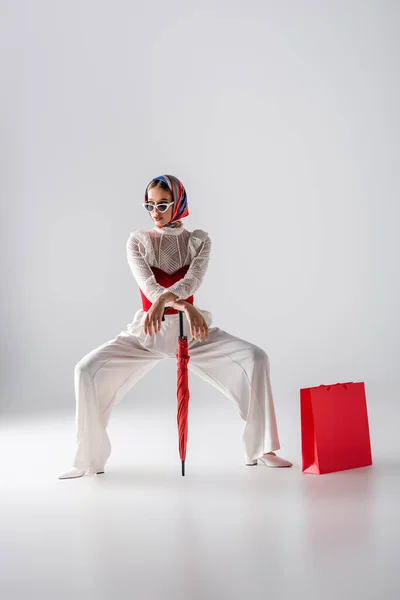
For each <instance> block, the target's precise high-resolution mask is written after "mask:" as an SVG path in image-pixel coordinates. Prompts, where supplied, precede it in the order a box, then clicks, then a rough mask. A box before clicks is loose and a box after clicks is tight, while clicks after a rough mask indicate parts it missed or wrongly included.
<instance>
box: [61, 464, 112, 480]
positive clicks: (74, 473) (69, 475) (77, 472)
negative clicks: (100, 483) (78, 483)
mask: <svg viewBox="0 0 400 600" xmlns="http://www.w3.org/2000/svg"><path fill="white" fill-rule="evenodd" d="M85 473H86V469H78V468H77V467H72V469H68V471H66V472H65V473H63V474H62V475H59V476H58V477H57V479H75V478H76V477H82V476H83V475H84V474H85ZM102 473H104V471H97V473H96V474H97V475H101V474H102Z"/></svg>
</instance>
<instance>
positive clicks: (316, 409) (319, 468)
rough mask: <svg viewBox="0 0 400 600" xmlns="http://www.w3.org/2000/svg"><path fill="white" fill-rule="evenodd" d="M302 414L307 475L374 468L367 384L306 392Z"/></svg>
mask: <svg viewBox="0 0 400 600" xmlns="http://www.w3.org/2000/svg"><path fill="white" fill-rule="evenodd" d="M300 414H301V446H302V458H303V466H302V471H303V472H304V473H314V474H317V475H322V474H324V473H332V472H334V471H344V470H346V469H355V468H358V467H366V466H369V465H372V456H371V443H370V437H369V425H368V413H367V403H366V398H365V386H364V383H362V382H357V383H353V382H348V383H336V384H335V385H320V386H319V387H311V388H303V389H301V390H300Z"/></svg>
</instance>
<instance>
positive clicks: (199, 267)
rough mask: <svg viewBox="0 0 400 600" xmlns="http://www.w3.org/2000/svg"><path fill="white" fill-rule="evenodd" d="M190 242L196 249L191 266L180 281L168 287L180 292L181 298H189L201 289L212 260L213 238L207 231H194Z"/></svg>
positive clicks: (172, 290)
mask: <svg viewBox="0 0 400 600" xmlns="http://www.w3.org/2000/svg"><path fill="white" fill-rule="evenodd" d="M190 242H191V244H193V249H194V257H193V258H192V261H191V263H190V267H189V269H188V271H187V273H186V275H185V276H184V277H183V278H182V279H181V280H180V281H177V282H176V283H173V284H172V285H171V286H170V287H169V288H168V290H169V291H170V292H173V293H174V294H178V296H179V297H180V298H188V297H189V296H192V295H193V294H194V293H195V292H196V291H197V290H198V289H199V287H200V285H201V283H202V281H203V279H204V275H205V274H206V271H207V267H208V263H209V261H210V252H211V239H210V237H209V235H208V233H207V232H206V231H203V230H201V229H195V230H194V231H192V234H191V240H190Z"/></svg>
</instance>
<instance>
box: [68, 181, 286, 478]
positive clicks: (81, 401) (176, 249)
mask: <svg viewBox="0 0 400 600" xmlns="http://www.w3.org/2000/svg"><path fill="white" fill-rule="evenodd" d="M144 200H145V202H144V204H143V206H144V208H145V209H146V210H147V211H148V213H149V215H150V216H151V218H152V220H153V223H154V226H153V227H152V228H151V229H149V230H144V229H139V230H136V231H134V232H132V233H131V234H130V236H129V239H128V241H127V245H126V248H127V258H128V263H129V266H130V268H131V271H132V273H133V276H134V278H135V280H136V282H137V284H138V285H139V290H140V294H141V297H142V308H140V309H139V310H138V311H137V312H136V313H135V315H134V317H133V320H132V322H131V323H129V324H128V325H127V327H126V329H125V330H122V331H121V332H120V333H119V334H118V335H117V337H116V338H114V339H112V340H110V341H108V342H106V343H105V344H103V345H101V346H99V347H98V348H95V349H94V350H92V351H90V352H89V353H88V354H86V355H85V356H84V357H83V358H82V359H81V360H80V361H79V362H78V364H77V365H76V367H75V372H74V381H75V396H76V439H77V450H76V455H75V459H74V462H73V466H72V468H71V469H69V470H68V471H67V472H65V473H63V474H62V475H59V479H71V478H75V477H81V476H82V475H84V474H85V473H91V474H92V473H93V474H94V473H97V474H100V473H104V469H105V464H106V462H107V460H108V458H109V456H110V454H111V444H110V440H109V437H108V434H107V426H108V423H109V419H110V412H111V409H112V408H113V406H116V405H117V404H118V403H119V402H120V401H121V399H122V398H123V396H124V395H125V394H126V393H127V392H128V391H129V390H130V389H131V388H132V387H133V386H134V385H135V384H136V383H137V382H138V381H139V380H140V379H141V378H142V377H143V376H144V375H145V374H146V373H148V372H149V371H151V370H152V369H153V368H154V367H155V366H156V364H157V363H158V362H159V361H160V360H163V359H166V358H173V359H175V360H176V352H177V340H178V335H179V322H178V318H179V315H178V312H179V311H183V312H184V315H185V317H186V318H184V331H183V333H184V335H186V336H187V339H188V350H189V356H190V360H189V363H188V368H189V370H190V371H192V372H193V373H196V374H197V375H198V376H199V377H201V378H202V379H204V380H205V381H207V382H208V383H210V384H211V385H213V386H214V387H216V388H217V389H218V390H219V391H220V392H221V393H222V394H224V395H225V396H226V397H227V398H229V399H230V400H232V402H234V404H235V405H236V407H237V410H238V412H239V415H240V417H241V418H242V419H243V421H244V422H245V425H244V429H243V434H242V441H243V445H244V462H245V464H246V465H256V464H257V460H259V461H260V462H261V463H262V464H264V465H267V466H269V467H291V466H292V463H291V462H289V461H287V460H285V459H283V458H280V457H279V456H277V455H276V454H275V453H274V450H279V448H280V444H279V438H278V429H277V423H276V417H275V409H274V400H273V396H272V389H271V382H270V367H269V359H268V356H267V354H266V353H265V351H264V350H262V349H261V348H260V347H258V346H256V345H255V344H252V343H250V342H247V341H245V340H242V339H240V338H238V337H235V336H233V335H231V334H229V333H227V332H226V331H224V330H223V329H220V328H219V327H211V321H212V316H211V313H210V312H209V311H207V310H202V309H200V308H198V307H197V306H196V305H195V304H194V298H193V296H194V294H195V292H196V291H197V290H198V289H199V287H200V285H201V283H202V281H203V279H204V275H205V273H206V271H207V267H208V263H209V260H210V249H211V240H210V237H209V235H208V233H207V232H205V231H203V230H201V229H195V230H193V231H189V230H187V229H185V227H184V226H183V224H182V221H181V219H182V218H184V217H187V216H188V214H189V211H188V203H187V195H186V190H185V188H184V186H183V185H182V182H181V181H180V180H179V179H178V178H177V177H174V176H173V175H162V176H160V177H155V178H154V179H153V180H152V181H151V182H150V183H149V184H148V186H147V187H146V192H145V198H144ZM163 315H165V319H164V320H162V318H163Z"/></svg>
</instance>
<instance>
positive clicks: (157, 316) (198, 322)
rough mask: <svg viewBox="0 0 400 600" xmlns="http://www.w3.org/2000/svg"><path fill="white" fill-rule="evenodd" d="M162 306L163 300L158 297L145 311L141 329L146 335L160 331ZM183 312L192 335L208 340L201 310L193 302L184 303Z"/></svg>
mask: <svg viewBox="0 0 400 600" xmlns="http://www.w3.org/2000/svg"><path fill="white" fill-rule="evenodd" d="M164 307H165V301H163V300H162V299H161V298H160V299H157V300H156V301H155V302H154V303H153V304H152V305H151V307H150V309H149V310H148V311H147V313H146V317H145V319H144V323H143V330H144V333H145V334H146V335H150V336H152V335H153V334H154V335H156V334H157V333H158V332H159V331H160V329H161V320H162V316H163V314H164ZM184 313H185V315H186V318H187V320H188V321H189V324H190V333H191V335H192V337H193V338H195V339H197V340H199V341H203V340H208V325H207V323H206V321H205V319H204V317H203V315H202V314H201V312H200V311H199V310H197V308H196V307H195V306H193V304H189V303H185V309H184Z"/></svg>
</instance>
